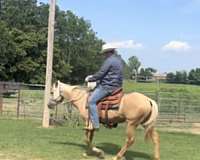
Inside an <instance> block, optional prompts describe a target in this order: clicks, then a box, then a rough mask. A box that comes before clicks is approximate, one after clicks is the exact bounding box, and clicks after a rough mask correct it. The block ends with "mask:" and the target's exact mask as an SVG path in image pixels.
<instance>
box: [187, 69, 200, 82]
mask: <svg viewBox="0 0 200 160" xmlns="http://www.w3.org/2000/svg"><path fill="white" fill-rule="evenodd" d="M188 79H189V82H190V83H192V84H200V68H196V69H192V70H191V71H190V72H189V75H188Z"/></svg>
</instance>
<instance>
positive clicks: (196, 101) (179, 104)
mask: <svg viewBox="0 0 200 160" xmlns="http://www.w3.org/2000/svg"><path fill="white" fill-rule="evenodd" d="M18 85H19V84H18ZM13 86H14V85H13ZM13 88H14V87H13ZM13 88H12V87H9V90H10V92H9V91H8V90H7V94H5V95H4V96H3V97H2V96H1V101H0V104H1V105H0V106H1V107H0V108H1V109H0V115H1V117H3V118H5V117H6V118H13V117H14V118H23V119H26V118H31V119H39V120H41V119H42V115H43V103H44V102H43V100H44V98H43V95H44V85H32V84H31V85H29V84H20V87H18V88H15V89H14V90H13ZM1 92H2V91H1ZM8 93H10V94H9V95H8ZM142 93H143V94H145V95H147V96H149V97H151V98H152V99H154V100H156V101H157V103H158V106H159V113H160V115H159V119H158V125H160V126H162V125H166V124H167V125H169V124H171V125H173V124H175V125H177V124H179V125H180V124H181V125H190V124H193V123H200V116H199V115H200V96H199V95H200V94H192V95H190V94H189V93H171V92H163V91H162V92H161V91H159V90H156V91H152V92H149V91H143V92H142ZM50 120H55V121H57V122H64V121H65V122H66V121H67V122H68V123H72V124H73V125H77V124H79V123H80V118H79V114H78V112H77V110H76V109H75V108H74V107H73V106H71V105H70V104H68V103H63V104H61V105H58V106H57V107H56V109H55V110H54V111H51V113H50Z"/></svg>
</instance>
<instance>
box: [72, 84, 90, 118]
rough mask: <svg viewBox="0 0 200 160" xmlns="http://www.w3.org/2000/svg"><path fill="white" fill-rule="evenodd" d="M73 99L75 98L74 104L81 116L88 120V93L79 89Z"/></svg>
mask: <svg viewBox="0 0 200 160" xmlns="http://www.w3.org/2000/svg"><path fill="white" fill-rule="evenodd" d="M72 97H74V101H72V104H73V105H74V106H75V107H76V108H77V109H78V110H79V112H80V115H81V116H82V117H83V118H85V119H86V118H87V117H88V110H87V109H86V105H87V99H88V92H86V91H85V90H81V89H78V88H77V89H76V92H74V95H72Z"/></svg>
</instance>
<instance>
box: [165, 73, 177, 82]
mask: <svg viewBox="0 0 200 160" xmlns="http://www.w3.org/2000/svg"><path fill="white" fill-rule="evenodd" d="M166 78H167V82H169V83H174V82H175V78H176V75H175V74H174V73H173V72H170V73H167V77H166Z"/></svg>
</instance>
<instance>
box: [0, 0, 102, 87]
mask: <svg viewBox="0 0 200 160" xmlns="http://www.w3.org/2000/svg"><path fill="white" fill-rule="evenodd" d="M0 2H1V3H0V4H1V5H0V9H1V10H0V62H1V63H0V80H1V81H2V80H6V81H8V80H14V81H18V82H26V83H44V80H45V71H46V50H47V29H48V14H49V13H48V11H49V6H48V5H47V4H43V3H41V4H40V5H39V6H38V5H37V1H36V0H1V1H0ZM102 44H103V41H102V40H100V39H99V38H97V37H96V33H95V32H94V31H93V30H92V28H91V25H90V23H89V22H88V21H86V20H84V19H83V18H80V17H78V16H76V15H74V14H73V13H72V12H71V11H67V12H64V11H61V10H60V9H59V7H56V23H55V42H54V63H53V64H54V65H53V78H54V79H60V80H62V81H64V82H80V81H81V80H82V81H83V80H84V77H85V76H86V75H87V74H90V73H92V72H94V71H95V70H96V69H97V68H98V67H99V64H100V63H101V60H102V57H99V56H98V52H99V51H100V49H101V46H102Z"/></svg>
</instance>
